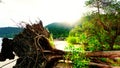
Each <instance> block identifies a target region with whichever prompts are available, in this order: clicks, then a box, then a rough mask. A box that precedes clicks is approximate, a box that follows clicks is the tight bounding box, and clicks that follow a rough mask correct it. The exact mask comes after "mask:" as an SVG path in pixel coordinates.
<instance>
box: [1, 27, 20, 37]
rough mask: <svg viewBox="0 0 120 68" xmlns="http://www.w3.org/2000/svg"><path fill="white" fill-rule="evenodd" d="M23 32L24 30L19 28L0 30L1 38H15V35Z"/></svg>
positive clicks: (3, 28)
mask: <svg viewBox="0 0 120 68" xmlns="http://www.w3.org/2000/svg"><path fill="white" fill-rule="evenodd" d="M21 31H22V29H21V28H17V27H2V28H0V37H8V38H13V37H14V35H16V34H18V33H19V32H21Z"/></svg>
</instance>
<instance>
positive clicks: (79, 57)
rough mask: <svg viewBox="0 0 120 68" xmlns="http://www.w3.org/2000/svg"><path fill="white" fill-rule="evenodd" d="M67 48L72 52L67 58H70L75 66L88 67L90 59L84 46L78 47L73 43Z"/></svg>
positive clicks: (78, 67)
mask: <svg viewBox="0 0 120 68" xmlns="http://www.w3.org/2000/svg"><path fill="white" fill-rule="evenodd" d="M65 50H68V51H70V52H71V53H70V54H67V55H66V56H65V57H66V59H68V58H69V59H70V60H71V61H72V63H73V68H88V64H89V62H90V61H89V59H88V58H86V56H85V55H86V54H85V51H84V48H83V47H78V48H76V47H75V46H73V45H71V44H70V45H69V46H68V47H66V49H65Z"/></svg>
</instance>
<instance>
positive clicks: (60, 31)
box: [0, 23, 73, 39]
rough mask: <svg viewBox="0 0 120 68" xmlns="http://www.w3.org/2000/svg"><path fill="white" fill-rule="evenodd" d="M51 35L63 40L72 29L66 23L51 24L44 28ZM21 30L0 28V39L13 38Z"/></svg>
mask: <svg viewBox="0 0 120 68" xmlns="http://www.w3.org/2000/svg"><path fill="white" fill-rule="evenodd" d="M45 28H47V29H48V30H49V32H50V33H51V35H52V36H53V38H54V39H65V38H66V37H68V35H69V31H70V30H71V29H72V28H73V26H70V25H68V24H66V23H51V24H49V25H47V26H45ZM21 31H22V28H18V27H2V28H0V37H7V38H13V37H14V36H15V35H16V34H18V33H20V32H21Z"/></svg>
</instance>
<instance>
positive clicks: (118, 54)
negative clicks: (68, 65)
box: [86, 51, 120, 58]
mask: <svg viewBox="0 0 120 68" xmlns="http://www.w3.org/2000/svg"><path fill="white" fill-rule="evenodd" d="M86 56H87V57H107V58H115V57H120V51H99V52H86Z"/></svg>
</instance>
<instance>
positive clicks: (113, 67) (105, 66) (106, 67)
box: [89, 62, 120, 68]
mask: <svg viewBox="0 0 120 68" xmlns="http://www.w3.org/2000/svg"><path fill="white" fill-rule="evenodd" d="M89 65H90V66H97V67H99V68H120V67H118V66H111V65H106V64H100V63H94V62H90V63H89Z"/></svg>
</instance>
